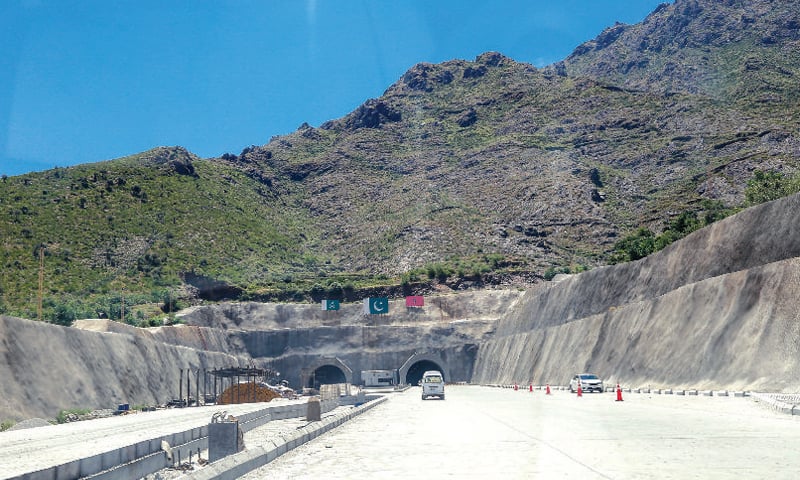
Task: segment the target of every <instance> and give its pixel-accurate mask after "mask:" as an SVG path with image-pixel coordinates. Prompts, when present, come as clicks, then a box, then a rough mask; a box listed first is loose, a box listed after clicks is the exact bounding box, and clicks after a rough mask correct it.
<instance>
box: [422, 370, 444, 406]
mask: <svg viewBox="0 0 800 480" xmlns="http://www.w3.org/2000/svg"><path fill="white" fill-rule="evenodd" d="M420 383H422V399H423V400H425V399H426V398H428V397H439V398H441V399H442V400H444V375H442V372H439V371H436V370H429V371H427V372H425V373H423V374H422V382H420Z"/></svg>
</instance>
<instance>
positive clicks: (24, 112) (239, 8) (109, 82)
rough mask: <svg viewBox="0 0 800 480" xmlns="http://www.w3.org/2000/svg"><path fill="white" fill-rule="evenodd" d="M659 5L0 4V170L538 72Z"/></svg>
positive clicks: (239, 145) (215, 152)
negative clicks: (461, 64)
mask: <svg viewBox="0 0 800 480" xmlns="http://www.w3.org/2000/svg"><path fill="white" fill-rule="evenodd" d="M660 3H664V1H663V0H653V1H651V0H635V1H632V0H561V1H558V2H553V1H552V0H519V1H516V0H515V1H498V2H488V1H471V0H408V1H398V0H394V1H382V0H381V1H367V0H360V1H348V0H335V1H333V0H283V1H282V0H217V1H211V0H182V1H176V0H158V1H151V0H136V1H130V0H118V1H109V0H102V1H100V0H71V1H62V0H2V1H0V27H2V28H0V174H6V175H18V174H21V173H26V172H30V171H39V170H46V169H50V168H53V167H56V166H58V167H65V166H69V165H75V164H78V163H88V162H98V161H102V160H109V159H112V158H118V157H122V156H126V155H130V154H134V153H138V152H141V151H144V150H148V149H150V148H153V147H156V146H160V145H181V146H184V147H186V148H187V149H189V150H190V151H192V152H194V153H196V154H197V155H199V156H201V157H214V156H219V155H222V154H223V153H226V152H231V153H239V152H240V151H241V150H242V149H243V148H244V147H246V146H249V145H251V144H255V145H262V144H265V143H267V142H268V141H269V139H270V137H272V136H273V135H283V134H286V133H289V132H292V131H294V130H295V129H297V127H298V126H300V124H302V123H303V122H308V123H309V124H311V125H313V126H319V125H320V124H321V123H323V122H325V121H327V120H331V119H334V118H339V117H342V116H344V115H346V114H347V113H349V112H350V111H352V110H354V109H355V108H356V107H358V106H359V105H360V104H361V103H363V102H364V101H365V100H367V99H369V98H375V97H379V96H380V95H381V94H382V93H383V92H384V91H385V90H386V88H388V87H389V86H390V85H391V84H393V83H394V82H396V81H397V80H398V79H399V78H400V76H402V74H403V73H404V72H405V71H406V70H408V69H409V68H411V67H412V66H413V65H414V64H416V63H419V62H433V63H438V62H443V61H447V60H451V59H454V58H460V59H467V60H473V59H474V58H475V57H476V56H477V55H479V54H481V53H483V52H486V51H490V50H491V51H499V52H501V53H503V54H504V55H506V56H509V57H511V58H513V59H515V60H517V61H520V62H527V63H531V64H534V65H536V66H544V65H547V64H550V63H553V62H555V61H558V60H561V59H563V58H564V57H566V56H567V55H569V53H571V52H572V50H573V49H574V48H575V47H576V46H578V45H579V44H581V43H583V42H584V41H586V40H589V39H592V38H594V37H595V36H596V35H597V34H599V33H600V32H601V31H602V30H603V29H604V28H605V27H607V26H610V25H613V24H614V22H615V21H620V22H623V23H628V24H630V23H637V22H640V21H641V20H643V19H644V17H646V16H647V14H648V13H649V12H651V11H652V10H653V9H655V7H656V6H658V4H660Z"/></svg>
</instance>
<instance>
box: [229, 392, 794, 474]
mask: <svg viewBox="0 0 800 480" xmlns="http://www.w3.org/2000/svg"><path fill="white" fill-rule="evenodd" d="M615 398H616V397H615V395H614V394H613V393H603V394H599V393H595V394H585V395H584V396H583V397H581V398H578V397H576V396H575V395H573V394H569V393H567V392H565V391H554V392H553V394H552V395H550V396H547V395H545V394H544V393H543V392H542V391H534V392H533V393H530V392H528V391H527V390H520V391H514V390H510V389H501V388H491V387H477V386H451V385H448V386H447V400H444V401H440V400H425V401H422V400H421V399H420V389H419V387H414V388H411V389H410V390H407V391H405V392H403V393H396V394H392V395H391V398H390V400H389V401H388V402H385V403H384V404H382V405H379V406H378V407H376V408H374V409H372V410H370V411H369V412H366V413H364V414H363V415H361V416H359V417H357V418H355V419H353V420H351V421H349V422H347V423H345V424H344V425H342V426H340V427H338V428H336V429H334V430H333V431H331V432H330V433H328V434H326V435H323V436H321V437H319V438H317V439H315V440H312V441H310V442H309V443H307V444H305V445H302V446H300V447H298V448H296V449H295V450H292V451H290V452H288V453H287V454H285V455H283V456H281V457H279V458H278V459H276V460H275V461H273V462H271V463H269V464H267V465H266V466H264V467H262V468H260V469H258V470H254V471H253V472H251V473H250V474H248V475H247V476H246V477H244V478H247V479H259V478H267V477H268V478H273V479H298V478H314V479H318V478H327V479H336V478H340V479H348V478H392V479H394V478H441V477H446V478H480V479H487V478H504V479H516V478H519V479H528V478H582V479H637V478H647V479H650V478H659V479H662V478H674V479H686V478H715V479H716V478H737V479H739V478H770V479H780V478H787V479H788V478H796V477H797V472H799V471H800V455H798V453H797V452H798V451H800V418H798V417H793V416H791V415H784V414H778V413H775V412H773V411H772V410H768V409H766V408H764V407H763V406H759V405H758V404H757V403H756V402H755V401H754V400H752V399H750V398H733V397H698V396H693V397H687V396H675V395H657V394H628V395H626V396H625V398H624V401H623V402H616V401H615Z"/></svg>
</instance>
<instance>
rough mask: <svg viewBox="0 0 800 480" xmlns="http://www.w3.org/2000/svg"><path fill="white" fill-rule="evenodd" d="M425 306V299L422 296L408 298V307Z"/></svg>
mask: <svg viewBox="0 0 800 480" xmlns="http://www.w3.org/2000/svg"><path fill="white" fill-rule="evenodd" d="M424 306H425V297H423V296H422V295H412V296H410V297H406V307H424Z"/></svg>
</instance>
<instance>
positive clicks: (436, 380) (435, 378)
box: [423, 375, 442, 383]
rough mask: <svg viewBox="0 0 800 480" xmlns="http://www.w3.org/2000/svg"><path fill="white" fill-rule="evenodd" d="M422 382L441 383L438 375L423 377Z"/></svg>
mask: <svg viewBox="0 0 800 480" xmlns="http://www.w3.org/2000/svg"><path fill="white" fill-rule="evenodd" d="M423 380H424V382H425V383H441V382H442V377H440V376H439V375H430V376H428V377H425V378H424V379H423Z"/></svg>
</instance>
